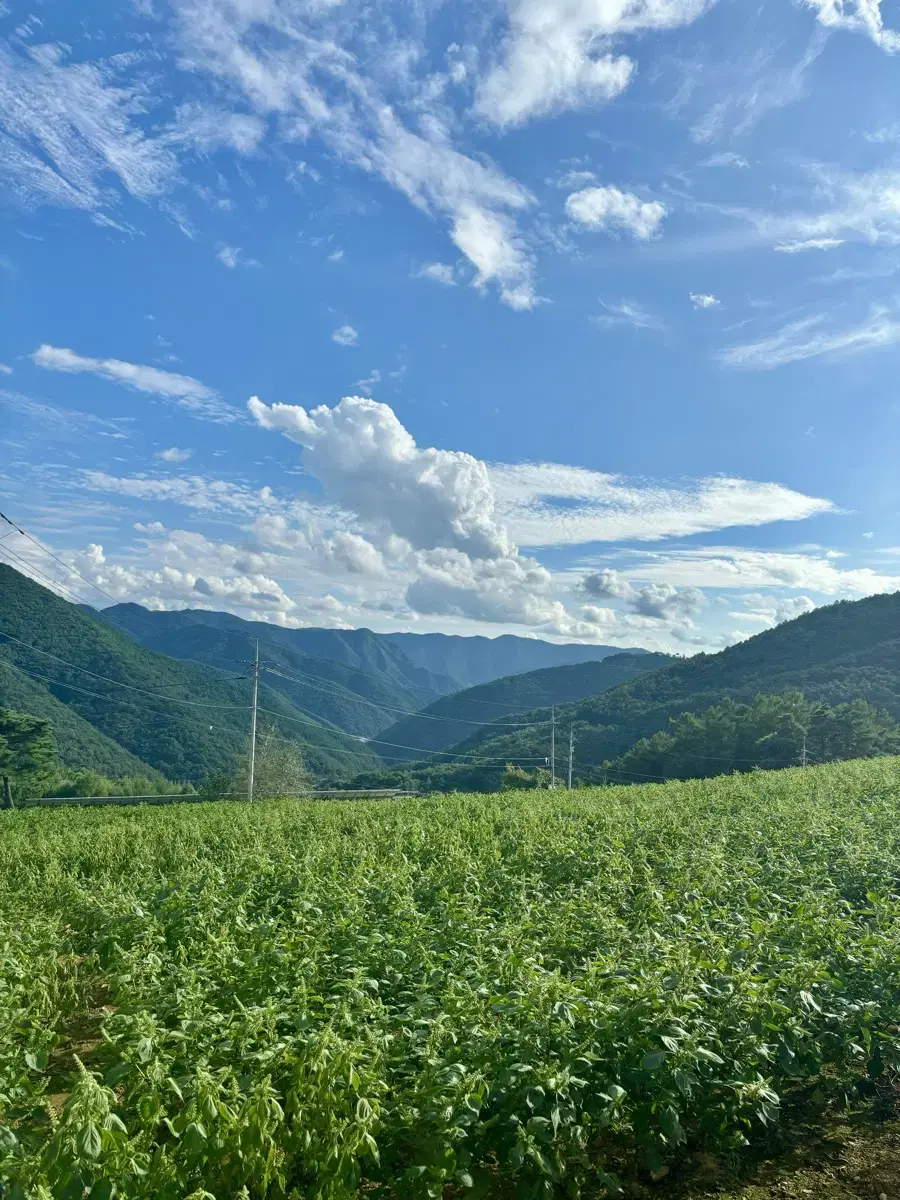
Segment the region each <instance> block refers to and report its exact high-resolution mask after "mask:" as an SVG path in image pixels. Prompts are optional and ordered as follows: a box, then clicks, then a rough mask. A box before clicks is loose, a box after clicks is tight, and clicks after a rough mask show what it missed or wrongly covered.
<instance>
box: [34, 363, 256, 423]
mask: <svg viewBox="0 0 900 1200" xmlns="http://www.w3.org/2000/svg"><path fill="white" fill-rule="evenodd" d="M31 360H32V362H33V363H34V364H35V366H38V367H43V368H44V369H45V370H48V371H65V372H68V373H69V374H79V373H83V372H87V373H88V374H90V375H97V376H98V377H99V378H101V379H108V380H110V381H111V382H112V383H121V384H124V386H125V387H129V388H132V389H134V390H135V391H138V392H146V393H148V394H150V395H152V396H161V397H162V398H163V399H164V400H171V401H173V402H174V403H175V404H177V405H179V406H180V407H181V408H185V409H187V410H188V412H190V413H191V414H192V415H193V416H195V417H203V418H204V419H206V420H208V421H217V422H219V423H220V424H230V423H232V422H234V421H241V420H243V416H242V414H241V413H240V412H239V411H238V410H237V409H234V408H232V407H231V405H229V404H226V402H225V401H224V400H223V399H222V397H221V396H220V395H219V393H218V392H216V391H215V390H214V389H213V388H209V387H207V386H206V384H204V383H201V382H200V380H199V379H193V378H192V377H191V376H190V375H178V374H176V373H175V372H173V371H161V370H160V369H159V368H158V367H147V366H142V365H140V364H138V363H130V362H122V361H121V360H120V359H118V358H88V357H86V356H85V355H82V354H76V353H75V351H74V350H68V349H66V348H65V347H62V346H48V345H43V346H38V348H37V350H35V352H34V353H33V354H32V356H31Z"/></svg>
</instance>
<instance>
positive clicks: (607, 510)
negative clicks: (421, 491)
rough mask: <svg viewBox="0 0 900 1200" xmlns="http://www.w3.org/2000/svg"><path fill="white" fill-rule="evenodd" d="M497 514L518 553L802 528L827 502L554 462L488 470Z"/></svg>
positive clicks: (763, 486)
mask: <svg viewBox="0 0 900 1200" xmlns="http://www.w3.org/2000/svg"><path fill="white" fill-rule="evenodd" d="M490 478H491V483H492V486H493V489H494V494H495V496H496V507H497V512H498V513H499V514H500V516H501V518H502V520H503V521H504V524H505V525H506V526H507V527H508V528H509V530H510V533H511V535H512V537H513V538H514V539H515V540H516V542H517V543H518V544H519V545H521V546H531V547H535V546H575V545H582V544H586V543H588V542H619V541H631V540H640V541H655V540H659V539H662V538H667V537H689V536H690V535H692V534H696V533H709V532H711V531H713V530H716V529H726V528H729V527H734V526H755V525H767V524H769V523H771V522H773V521H801V520H805V519H806V518H807V517H811V516H814V515H816V514H819V513H826V512H833V511H834V506H833V505H832V504H831V502H830V501H828V500H821V499H816V498H814V497H811V496H805V495H803V494H802V493H800V492H795V491H792V490H791V489H789V488H786V487H784V486H782V485H781V484H777V483H757V482H754V481H752V480H746V479H728V478H723V477H716V476H713V477H711V478H708V479H700V480H694V481H691V482H688V483H685V484H682V485H680V486H678V487H665V486H660V485H653V484H648V483H646V482H645V481H635V482H632V481H629V480H627V479H625V478H623V477H622V476H619V475H606V474H603V473H602V472H600V471H589V470H586V469H584V468H582V467H570V466H565V465H563V464H559V463H522V464H519V465H505V464H494V465H492V466H491V468H490Z"/></svg>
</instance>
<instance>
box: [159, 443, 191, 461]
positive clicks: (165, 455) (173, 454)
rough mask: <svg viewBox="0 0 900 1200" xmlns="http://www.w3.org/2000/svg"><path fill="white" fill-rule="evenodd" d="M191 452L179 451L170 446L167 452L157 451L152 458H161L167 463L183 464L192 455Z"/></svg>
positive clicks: (175, 447)
mask: <svg viewBox="0 0 900 1200" xmlns="http://www.w3.org/2000/svg"><path fill="white" fill-rule="evenodd" d="M193 453H194V452H193V450H181V449H179V448H178V446H170V447H169V448H168V450H157V452H156V454H154V456H153V457H154V458H161V459H162V460H163V462H167V463H183V462H187V460H188V459H189V458H190V457H191V456H192V455H193Z"/></svg>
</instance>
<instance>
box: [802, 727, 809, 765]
mask: <svg viewBox="0 0 900 1200" xmlns="http://www.w3.org/2000/svg"><path fill="white" fill-rule="evenodd" d="M800 766H801V767H806V766H809V755H808V754H807V752H806V734H805V733H804V735H803V747H802V749H801V750H800Z"/></svg>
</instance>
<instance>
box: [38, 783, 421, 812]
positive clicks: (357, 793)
mask: <svg viewBox="0 0 900 1200" xmlns="http://www.w3.org/2000/svg"><path fill="white" fill-rule="evenodd" d="M419 795H421V792H410V791H404V790H403V789H401V788H373V789H371V790H354V789H349V788H325V789H321V790H316V791H312V792H298V793H296V794H295V795H291V796H281V797H278V799H282V800H398V799H402V798H403V797H406V796H419ZM217 800H234V801H235V802H236V803H238V804H241V803H244V804H246V803H247V798H246V796H245V795H244V794H243V793H231V792H229V793H222V794H221V795H218V796H44V797H42V798H41V799H40V800H23V801H21V802H20V803H19V804H17V805H16V807H17V808H62V807H64V806H68V805H74V806H75V807H77V808H96V807H102V806H103V805H111V806H119V807H128V806H129V805H136V804H156V805H160V804H163V805H164V804H208V803H210V802H211V801H217ZM254 803H262V801H254Z"/></svg>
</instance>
